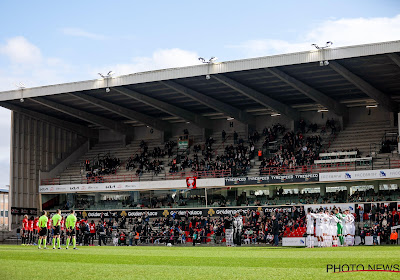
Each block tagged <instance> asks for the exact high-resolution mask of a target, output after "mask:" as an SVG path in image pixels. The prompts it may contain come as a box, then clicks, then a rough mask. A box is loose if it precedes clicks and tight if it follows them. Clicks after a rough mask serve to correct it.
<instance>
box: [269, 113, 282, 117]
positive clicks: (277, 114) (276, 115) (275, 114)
mask: <svg viewBox="0 0 400 280" xmlns="http://www.w3.org/2000/svg"><path fill="white" fill-rule="evenodd" d="M280 115H281V114H279V113H274V114H271V117H278V116H280Z"/></svg>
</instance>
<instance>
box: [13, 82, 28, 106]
mask: <svg viewBox="0 0 400 280" xmlns="http://www.w3.org/2000/svg"><path fill="white" fill-rule="evenodd" d="M15 86H16V87H17V88H18V89H20V90H21V98H20V99H19V102H21V103H24V101H25V100H24V93H23V91H24V89H25V88H26V86H25V85H24V84H23V83H21V82H20V83H19V84H15Z"/></svg>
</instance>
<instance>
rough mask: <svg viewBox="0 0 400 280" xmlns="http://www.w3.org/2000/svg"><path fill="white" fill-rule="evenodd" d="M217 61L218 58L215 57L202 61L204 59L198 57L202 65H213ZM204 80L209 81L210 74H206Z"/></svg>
mask: <svg viewBox="0 0 400 280" xmlns="http://www.w3.org/2000/svg"><path fill="white" fill-rule="evenodd" d="M217 59H218V58H217V57H215V56H212V57H211V58H210V59H209V60H206V59H204V57H199V60H200V61H201V62H202V63H204V64H208V65H211V64H213V63H214V62H215V61H216V60H217ZM206 79H207V80H209V79H211V76H210V74H207V75H206Z"/></svg>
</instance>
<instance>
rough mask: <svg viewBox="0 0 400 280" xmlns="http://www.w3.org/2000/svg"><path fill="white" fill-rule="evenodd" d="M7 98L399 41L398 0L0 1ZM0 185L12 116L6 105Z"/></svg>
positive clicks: (2, 84) (1, 73)
mask: <svg viewBox="0 0 400 280" xmlns="http://www.w3.org/2000/svg"><path fill="white" fill-rule="evenodd" d="M0 10H1V11H2V13H1V14H2V15H1V17H0V26H1V29H0V94H1V91H6V90H13V89H17V87H16V85H18V84H20V83H22V84H24V85H25V86H26V87H35V86H42V85H49V84H58V83H65V82H73V81H81V80H89V79H95V78H98V75H97V73H99V72H100V73H107V72H108V71H109V70H113V71H114V72H115V73H116V75H123V74H130V73H136V72H142V71H148V70H154V69H162V68H170V67H179V66H188V65H195V64H199V61H198V57H200V56H201V57H204V58H206V59H208V58H210V57H212V56H216V57H218V61H228V60H235V59H243V58H250V57H257V56H267V55H274V54H281V53H289V52H297V51H306V50H310V49H312V47H311V44H312V43H317V44H320V45H323V44H324V43H325V42H327V41H332V42H333V46H332V47H340V46H347V45H355V44H365V43H373V42H382V41H393V40H400V0H376V1H375V0H353V1H349V0H345V1H343V0H336V1H314V0H307V1H298V0H296V1H295V0H284V1H270V0H263V1H235V0H230V1H225V0H219V1H215V0H214V1H208V0H203V1H187V0H186V1H179V0H175V1H165V0H164V1H158V0H153V1H132V0H131V1H122V0H121V1H120V0H114V1H102V0H97V1H75V0H70V1H63V2H62V3H61V1H45V0H43V1H27V0H19V1H0ZM0 132H1V135H2V137H1V138H0V186H4V185H7V184H9V166H10V162H9V158H10V112H9V111H8V110H6V109H3V108H0Z"/></svg>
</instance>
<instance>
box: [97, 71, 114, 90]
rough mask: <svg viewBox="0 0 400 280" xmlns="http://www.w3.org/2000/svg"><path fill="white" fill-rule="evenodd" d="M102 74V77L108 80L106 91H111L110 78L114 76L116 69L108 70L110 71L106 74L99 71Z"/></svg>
mask: <svg viewBox="0 0 400 280" xmlns="http://www.w3.org/2000/svg"><path fill="white" fill-rule="evenodd" d="M98 74H99V75H100V77H102V78H103V79H105V80H106V83H107V86H106V92H110V91H111V90H110V88H109V87H108V80H109V79H112V76H113V75H114V74H115V73H114V71H112V70H111V71H108V73H107V74H106V75H104V74H102V73H98Z"/></svg>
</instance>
